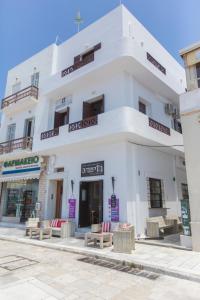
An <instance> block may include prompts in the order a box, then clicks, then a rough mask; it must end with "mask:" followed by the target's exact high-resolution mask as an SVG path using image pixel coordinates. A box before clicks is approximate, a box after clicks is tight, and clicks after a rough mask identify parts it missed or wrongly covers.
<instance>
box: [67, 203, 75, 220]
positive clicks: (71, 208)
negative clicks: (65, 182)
mask: <svg viewBox="0 0 200 300" xmlns="http://www.w3.org/2000/svg"><path fill="white" fill-rule="evenodd" d="M68 203H69V219H75V217H76V199H69V200H68Z"/></svg>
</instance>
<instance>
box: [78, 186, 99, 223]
mask: <svg viewBox="0 0 200 300" xmlns="http://www.w3.org/2000/svg"><path fill="white" fill-rule="evenodd" d="M102 221H103V180H99V181H89V182H81V184H80V201H79V226H80V227H88V226H90V225H91V224H96V223H101V222H102Z"/></svg>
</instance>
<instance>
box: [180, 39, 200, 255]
mask: <svg viewBox="0 0 200 300" xmlns="http://www.w3.org/2000/svg"><path fill="white" fill-rule="evenodd" d="M180 54H181V56H182V58H183V60H184V64H185V70H186V78H187V91H186V92H185V93H183V94H182V95H181V97H180V109H181V119H182V123H183V133H184V145H185V156H186V166H187V177H188V186H189V196H190V199H189V200H190V201H189V202H190V212H191V231H192V248H193V250H195V251H200V239H199V230H200V205H199V199H200V185H199V177H200V162H199V153H200V142H199V140H198V136H199V134H200V43H196V44H193V45H191V46H189V47H187V48H185V49H183V50H181V51H180Z"/></svg>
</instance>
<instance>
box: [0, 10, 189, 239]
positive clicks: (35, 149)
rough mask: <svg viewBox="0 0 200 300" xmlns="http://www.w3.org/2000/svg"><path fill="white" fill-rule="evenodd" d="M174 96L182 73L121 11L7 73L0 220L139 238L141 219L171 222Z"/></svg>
mask: <svg viewBox="0 0 200 300" xmlns="http://www.w3.org/2000/svg"><path fill="white" fill-rule="evenodd" d="M184 90H185V75H184V70H183V68H182V67H181V66H180V65H179V64H178V63H177V62H176V61H175V60H174V59H173V58H172V57H171V56H170V54H169V53H168V52H167V51H166V50H165V49H164V48H163V47H162V46H161V45H160V44H159V43H158V41H157V40H156V39H155V38H154V37H153V36H152V35H151V34H150V33H149V32H148V31H147V30H146V29H145V28H144V27H143V26H142V25H141V24H140V23H139V22H138V20H137V19H136V18H135V17H134V16H133V15H132V14H131V13H130V12H129V11H128V10H127V9H126V8H125V7H124V6H123V5H121V6H119V7H117V8H116V9H115V10H113V11H111V12H110V13H109V14H107V15H106V16H104V17H103V18H101V19H99V20H98V21H97V22H95V23H94V24H92V25H90V26H89V27H87V28H85V29H84V30H82V31H81V32H79V33H78V34H76V35H75V36H73V37H71V38H70V39H69V40H67V41H66V42H64V43H62V44H60V45H56V44H53V45H51V46H49V47H48V48H46V49H44V50H42V51H41V52H39V53H37V54H36V55H34V56H33V57H31V58H30V59H28V60H26V61H24V62H23V63H21V64H20V65H18V66H16V67H14V68H13V69H11V70H10V71H9V72H8V78H7V85H6V94H5V99H3V101H2V113H3V117H2V126H1V133H0V138H1V145H0V150H1V156H0V160H1V162H2V175H1V177H0V180H1V182H2V184H1V185H2V189H1V190H2V192H1V220H2V221H5V220H7V221H8V220H15V221H16V222H20V221H23V220H24V219H26V218H27V217H28V216H30V215H35V214H36V213H39V214H40V216H41V217H42V218H47V219H52V218H55V217H57V218H59V217H62V218H67V217H70V218H73V219H74V220H75V222H76V225H77V230H78V228H81V227H84V228H85V227H88V226H90V225H91V224H92V223H96V222H101V221H102V220H112V221H115V222H117V221H121V222H130V223H132V224H134V225H135V227H136V232H137V235H138V236H144V235H145V230H146V218H148V217H151V216H160V215H167V214H176V215H180V199H182V197H183V195H182V194H183V193H184V192H185V190H186V189H187V181H186V173H185V164H184V152H183V147H182V144H183V139H182V134H181V124H180V120H179V116H178V106H179V95H180V94H181V93H183V92H184ZM29 162H30V163H29ZM22 165H23V167H22ZM31 168H32V169H31ZM6 170H7V171H6ZM27 203H28V204H27ZM29 205H30V207H29ZM36 208H37V209H36Z"/></svg>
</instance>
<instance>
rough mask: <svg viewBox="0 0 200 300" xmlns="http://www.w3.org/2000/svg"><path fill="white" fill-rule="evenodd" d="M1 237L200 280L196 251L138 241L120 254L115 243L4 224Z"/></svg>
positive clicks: (198, 254) (199, 264) (199, 261)
mask: <svg viewBox="0 0 200 300" xmlns="http://www.w3.org/2000/svg"><path fill="white" fill-rule="evenodd" d="M0 239H2V240H10V241H17V242H20V243H24V244H30V245H38V246H41V247H45V248H51V249H57V250H63V251H68V252H71V253H77V254H84V255H90V256H98V257H102V258H104V259H107V260H116V261H121V262H122V261H124V262H126V263H127V264H136V265H140V266H143V268H144V269H145V270H150V271H156V272H158V273H161V274H167V275H170V276H174V277H178V278H184V279H189V280H193V281H197V282H200V253H197V252H192V251H186V250H180V249H173V248H168V247H160V246H154V245H147V244H140V243H136V250H135V251H133V253H132V254H121V253H114V252H113V251H112V247H109V248H104V249H103V250H100V249H99V248H93V247H85V246H84V241H83V240H81V239H75V238H70V239H63V240H62V239H60V238H52V239H51V240H48V239H47V240H44V241H38V240H30V239H29V238H28V237H24V229H20V228H19V229H16V228H15V229H13V228H5V227H0Z"/></svg>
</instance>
